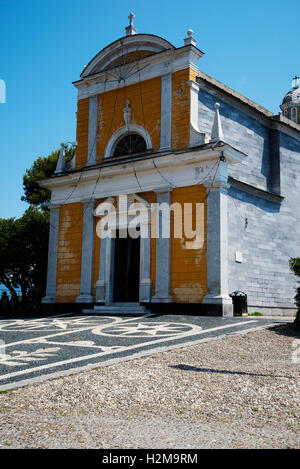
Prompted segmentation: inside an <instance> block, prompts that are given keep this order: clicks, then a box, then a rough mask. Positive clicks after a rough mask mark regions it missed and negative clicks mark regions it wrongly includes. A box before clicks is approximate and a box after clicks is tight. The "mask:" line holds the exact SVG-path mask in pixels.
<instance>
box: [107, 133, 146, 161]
mask: <svg viewBox="0 0 300 469" xmlns="http://www.w3.org/2000/svg"><path fill="white" fill-rule="evenodd" d="M146 150H147V145H146V142H145V140H144V139H143V137H141V136H140V135H139V134H136V133H129V134H127V135H125V136H124V137H122V138H121V139H120V140H119V141H118V142H117V144H116V146H115V149H114V152H113V156H126V155H134V154H135V153H143V152H145V151H146Z"/></svg>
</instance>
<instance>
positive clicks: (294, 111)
mask: <svg viewBox="0 0 300 469" xmlns="http://www.w3.org/2000/svg"><path fill="white" fill-rule="evenodd" d="M291 117H292V121H293V122H297V109H296V108H295V107H293V108H292V114H291Z"/></svg>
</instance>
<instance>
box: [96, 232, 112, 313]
mask: <svg viewBox="0 0 300 469" xmlns="http://www.w3.org/2000/svg"><path fill="white" fill-rule="evenodd" d="M109 233H110V234H109V236H108V237H107V238H102V239H101V243H100V258H99V277H98V280H97V282H96V301H97V303H105V304H110V303H112V301H113V284H114V243H115V239H114V238H113V236H114V234H113V233H112V232H109Z"/></svg>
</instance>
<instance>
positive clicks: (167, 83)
mask: <svg viewBox="0 0 300 469" xmlns="http://www.w3.org/2000/svg"><path fill="white" fill-rule="evenodd" d="M171 136H172V74H171V73H168V74H167V75H163V76H162V77H161V128H160V150H170V148H171Z"/></svg>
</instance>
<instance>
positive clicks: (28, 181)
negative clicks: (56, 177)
mask: <svg viewBox="0 0 300 469" xmlns="http://www.w3.org/2000/svg"><path fill="white" fill-rule="evenodd" d="M73 155H74V148H73V147H69V148H68V149H67V150H66V155H65V159H66V161H69V160H70V159H71V158H72V156H73ZM58 157H59V150H57V151H54V152H52V153H51V154H50V155H48V156H45V157H41V156H39V157H38V158H37V159H36V160H35V161H34V162H33V164H32V166H31V168H29V169H26V172H25V174H24V176H23V189H24V195H23V196H22V197H21V200H23V201H24V202H27V203H28V204H30V205H34V206H36V207H39V208H40V209H41V210H43V211H48V210H49V202H50V196H51V193H50V191H49V190H48V189H46V188H43V187H40V186H39V184H38V181H39V180H40V179H46V178H50V177H51V176H52V175H53V173H54V171H55V168H56V164H57V160H58Z"/></svg>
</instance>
